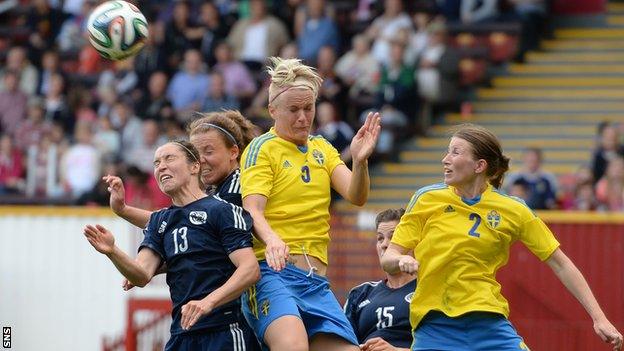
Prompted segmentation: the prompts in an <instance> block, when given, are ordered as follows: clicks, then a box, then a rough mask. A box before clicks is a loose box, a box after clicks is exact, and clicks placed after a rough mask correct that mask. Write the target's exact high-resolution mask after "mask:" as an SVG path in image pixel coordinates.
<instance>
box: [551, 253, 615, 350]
mask: <svg viewBox="0 0 624 351" xmlns="http://www.w3.org/2000/svg"><path fill="white" fill-rule="evenodd" d="M546 263H547V264H548V265H549V266H550V268H551V269H552V270H553V272H555V275H556V276H557V278H559V280H561V282H562V283H563V285H565V287H566V288H567V289H568V290H569V291H570V292H571V293H572V295H574V297H576V299H577V300H578V301H579V302H580V303H581V305H583V307H584V308H585V310H586V311H587V313H588V314H589V316H590V317H591V318H592V320H593V321H594V331H595V332H596V334H598V336H600V338H601V339H602V340H603V341H604V342H608V343H611V345H613V350H621V349H622V334H621V333H620V332H618V331H617V329H615V327H614V326H613V324H611V322H609V320H608V319H607V317H606V316H605V314H604V312H602V309H601V308H600V305H598V301H596V298H595V297H594V294H593V293H592V292H591V289H590V288H589V285H588V284H587V281H586V280H585V278H584V277H583V274H582V273H581V272H580V271H579V270H578V268H576V266H575V265H574V263H572V261H571V260H570V259H569V258H568V256H566V255H565V254H564V253H563V251H561V249H557V250H556V251H555V252H554V253H553V254H552V255H551V256H550V257H549V258H548V260H546Z"/></svg>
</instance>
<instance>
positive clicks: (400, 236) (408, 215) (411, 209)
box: [391, 193, 425, 249]
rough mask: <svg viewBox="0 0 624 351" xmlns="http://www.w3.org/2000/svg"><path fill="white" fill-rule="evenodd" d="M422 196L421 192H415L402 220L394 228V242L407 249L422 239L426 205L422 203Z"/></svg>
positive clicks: (413, 246)
mask: <svg viewBox="0 0 624 351" xmlns="http://www.w3.org/2000/svg"><path fill="white" fill-rule="evenodd" d="M422 202H423V201H422V196H420V194H419V193H416V194H414V196H412V199H411V200H410V202H409V204H408V205H407V210H406V212H405V214H404V215H403V217H401V221H400V222H399V224H398V225H397V227H396V229H395V230H394V235H392V241H391V242H392V243H394V244H397V245H400V246H403V247H404V248H407V249H414V248H415V247H416V245H418V243H419V242H420V241H421V235H422V231H423V227H424V225H425V219H424V218H423V217H424V215H425V213H424V212H425V211H424V208H423V207H424V205H423V204H422Z"/></svg>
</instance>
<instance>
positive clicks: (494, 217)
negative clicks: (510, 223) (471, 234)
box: [487, 210, 501, 229]
mask: <svg viewBox="0 0 624 351" xmlns="http://www.w3.org/2000/svg"><path fill="white" fill-rule="evenodd" d="M487 222H488V224H489V225H490V227H492V228H493V229H496V227H498V225H499V224H500V222H501V215H500V214H498V212H496V211H494V210H492V211H490V212H489V213H488V214H487Z"/></svg>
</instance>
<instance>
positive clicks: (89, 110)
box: [67, 84, 97, 123]
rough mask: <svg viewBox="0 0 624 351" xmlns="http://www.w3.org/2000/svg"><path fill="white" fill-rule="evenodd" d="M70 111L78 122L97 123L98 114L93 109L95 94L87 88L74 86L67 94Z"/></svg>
mask: <svg viewBox="0 0 624 351" xmlns="http://www.w3.org/2000/svg"><path fill="white" fill-rule="evenodd" d="M67 95H68V97H67V101H68V104H69V110H70V111H71V113H73V114H74V119H75V120H76V121H88V122H91V123H95V122H96V120H97V113H96V112H95V110H94V109H93V94H92V92H91V90H89V89H87V88H86V87H84V86H82V85H79V84H74V85H72V86H71V90H70V91H69V93H68V94H67Z"/></svg>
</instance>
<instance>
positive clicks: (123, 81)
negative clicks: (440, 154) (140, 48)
mask: <svg viewBox="0 0 624 351" xmlns="http://www.w3.org/2000/svg"><path fill="white" fill-rule="evenodd" d="M138 82H139V76H138V75H137V74H136V72H135V71H134V57H133V56H130V57H128V58H126V59H124V60H120V61H115V62H114V63H113V68H112V69H107V70H105V71H104V72H102V74H100V79H99V81H98V88H102V87H104V86H109V87H112V88H113V89H115V92H116V93H117V95H119V96H124V95H130V94H131V93H132V92H133V90H134V89H135V88H136V87H137V85H138Z"/></svg>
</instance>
